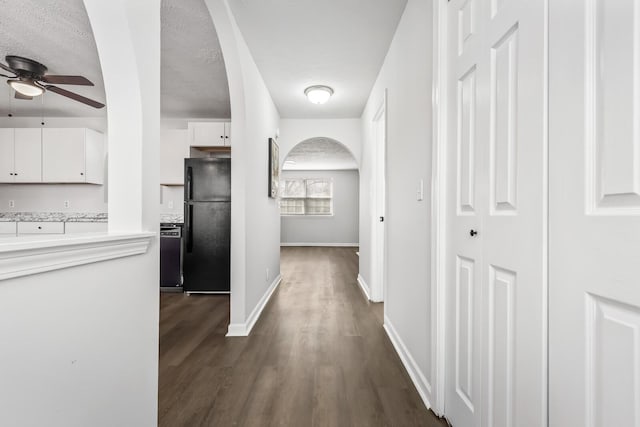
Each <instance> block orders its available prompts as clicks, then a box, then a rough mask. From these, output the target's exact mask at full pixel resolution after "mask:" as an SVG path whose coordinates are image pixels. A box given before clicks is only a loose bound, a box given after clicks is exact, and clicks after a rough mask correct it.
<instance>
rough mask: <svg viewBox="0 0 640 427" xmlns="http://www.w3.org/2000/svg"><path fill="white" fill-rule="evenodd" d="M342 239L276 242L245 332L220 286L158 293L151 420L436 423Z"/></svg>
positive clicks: (228, 423)
mask: <svg viewBox="0 0 640 427" xmlns="http://www.w3.org/2000/svg"><path fill="white" fill-rule="evenodd" d="M355 250H356V249H354V248H283V249H282V267H281V270H282V277H283V280H282V283H281V284H280V287H279V288H278V289H277V290H276V292H275V293H274V295H273V297H272V299H271V301H270V303H269V304H268V306H267V307H266V308H265V310H264V312H263V313H262V317H261V318H260V320H259V321H258V323H257V324H256V325H255V327H254V329H253V331H252V332H251V336H249V337H242V338H225V333H226V330H227V324H228V321H229V299H228V297H225V296H190V297H188V296H186V295H182V294H162V296H161V298H160V378H159V408H158V412H159V414H158V415H159V424H160V425H161V426H172V427H175V426H221V427H226V426H296V427H301V426H302V427H304V426H367V427H369V426H401V427H403V426H407V427H411V426H433V427H436V426H446V423H445V422H444V421H442V420H438V419H437V417H435V416H434V415H433V413H431V412H430V411H428V410H427V409H425V407H424V406H423V404H422V401H421V400H420V397H419V395H418V393H417V391H416V390H415V388H414V387H413V384H412V383H411V380H410V379H409V376H408V375H407V373H406V371H405V370H404V368H403V367H402V364H401V362H400V359H399V358H398V356H397V355H396V353H395V351H394V349H393V347H392V345H391V342H390V341H389V340H388V338H387V336H386V334H385V332H384V330H383V329H382V320H381V318H382V306H381V305H380V304H370V303H367V301H366V300H365V299H364V297H363V296H362V294H361V291H360V289H359V288H358V284H357V283H356V280H355V278H356V276H357V271H358V259H357V256H356V254H355Z"/></svg>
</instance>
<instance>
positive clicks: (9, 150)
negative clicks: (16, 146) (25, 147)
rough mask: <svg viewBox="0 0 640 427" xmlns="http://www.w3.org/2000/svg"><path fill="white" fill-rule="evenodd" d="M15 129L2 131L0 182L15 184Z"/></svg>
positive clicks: (0, 139)
mask: <svg viewBox="0 0 640 427" xmlns="http://www.w3.org/2000/svg"><path fill="white" fill-rule="evenodd" d="M13 157H14V152H13V129H7V128H3V129H0V182H3V183H6V182H14V176H13Z"/></svg>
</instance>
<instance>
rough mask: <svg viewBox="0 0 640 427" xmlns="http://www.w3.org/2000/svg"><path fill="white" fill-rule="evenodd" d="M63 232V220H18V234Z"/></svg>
mask: <svg viewBox="0 0 640 427" xmlns="http://www.w3.org/2000/svg"><path fill="white" fill-rule="evenodd" d="M22 234H64V222H19V223H18V235H22Z"/></svg>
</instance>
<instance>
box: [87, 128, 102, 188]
mask: <svg viewBox="0 0 640 427" xmlns="http://www.w3.org/2000/svg"><path fill="white" fill-rule="evenodd" d="M84 131H85V143H84V153H85V160H84V165H85V173H84V176H85V181H84V182H87V183H88V184H104V180H105V173H104V171H105V161H106V156H105V154H106V153H105V141H104V135H103V134H101V133H100V132H96V131H95V130H93V129H84Z"/></svg>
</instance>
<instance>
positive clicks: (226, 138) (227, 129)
mask: <svg viewBox="0 0 640 427" xmlns="http://www.w3.org/2000/svg"><path fill="white" fill-rule="evenodd" d="M224 145H225V146H226V147H231V122H225V124H224Z"/></svg>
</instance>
